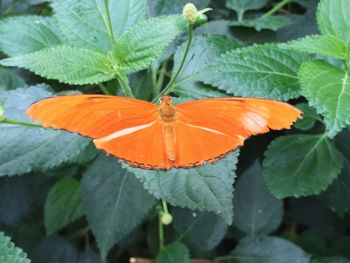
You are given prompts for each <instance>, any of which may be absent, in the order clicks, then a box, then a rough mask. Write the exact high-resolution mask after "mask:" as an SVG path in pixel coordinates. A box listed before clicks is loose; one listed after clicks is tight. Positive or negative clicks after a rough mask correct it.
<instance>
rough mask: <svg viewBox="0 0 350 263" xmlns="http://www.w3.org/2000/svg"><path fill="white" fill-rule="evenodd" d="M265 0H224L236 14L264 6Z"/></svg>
mask: <svg viewBox="0 0 350 263" xmlns="http://www.w3.org/2000/svg"><path fill="white" fill-rule="evenodd" d="M266 4H267V0H226V6H227V7H228V8H231V9H233V10H235V11H236V12H237V13H238V14H240V13H244V12H245V11H247V10H256V9H260V8H262V7H264V6H265V5H266Z"/></svg>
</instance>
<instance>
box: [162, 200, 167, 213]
mask: <svg viewBox="0 0 350 263" xmlns="http://www.w3.org/2000/svg"><path fill="white" fill-rule="evenodd" d="M162 205H163V211H164V212H165V213H166V214H169V210H168V204H167V202H166V201H164V200H162Z"/></svg>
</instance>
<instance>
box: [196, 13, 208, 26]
mask: <svg viewBox="0 0 350 263" xmlns="http://www.w3.org/2000/svg"><path fill="white" fill-rule="evenodd" d="M207 22H208V17H207V16H206V15H205V14H200V15H199V16H198V17H197V21H196V24H198V25H200V26H201V25H204V24H205V23H207Z"/></svg>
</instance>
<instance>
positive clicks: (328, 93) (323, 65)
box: [299, 61, 350, 137]
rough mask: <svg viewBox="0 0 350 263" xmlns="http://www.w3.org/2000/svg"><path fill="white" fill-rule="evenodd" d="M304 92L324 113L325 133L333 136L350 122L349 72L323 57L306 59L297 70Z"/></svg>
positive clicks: (318, 109)
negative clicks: (321, 58) (326, 130)
mask: <svg viewBox="0 0 350 263" xmlns="http://www.w3.org/2000/svg"><path fill="white" fill-rule="evenodd" d="M299 78H300V83H301V86H302V92H303V95H304V96H305V97H306V98H307V99H308V100H309V104H310V106H313V107H315V108H316V110H317V112H318V113H319V114H321V115H323V116H324V120H325V123H326V126H327V129H328V135H329V136H330V137H334V136H335V135H336V134H337V133H338V132H339V131H340V130H341V129H342V128H344V127H346V126H348V125H349V124H350V107H349V104H350V73H349V72H348V71H343V70H341V69H339V68H337V67H335V66H333V65H331V64H328V63H327V62H325V61H309V62H306V63H304V64H303V65H302V67H301V68H300V72H299Z"/></svg>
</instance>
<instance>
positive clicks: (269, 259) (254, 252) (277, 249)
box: [233, 236, 311, 263]
mask: <svg viewBox="0 0 350 263" xmlns="http://www.w3.org/2000/svg"><path fill="white" fill-rule="evenodd" d="M233 256H236V258H237V259H235V261H233V262H237V263H281V262H283V263H296V262H298V263H309V262H310V259H311V257H310V256H309V255H307V254H306V253H305V252H304V251H303V250H301V249H300V248H299V247H297V246H296V245H294V244H293V243H291V242H289V241H287V240H284V239H282V238H277V237H267V236H266V237H245V238H243V239H241V240H240V242H239V244H238V246H237V247H236V249H235V250H234V252H233Z"/></svg>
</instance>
